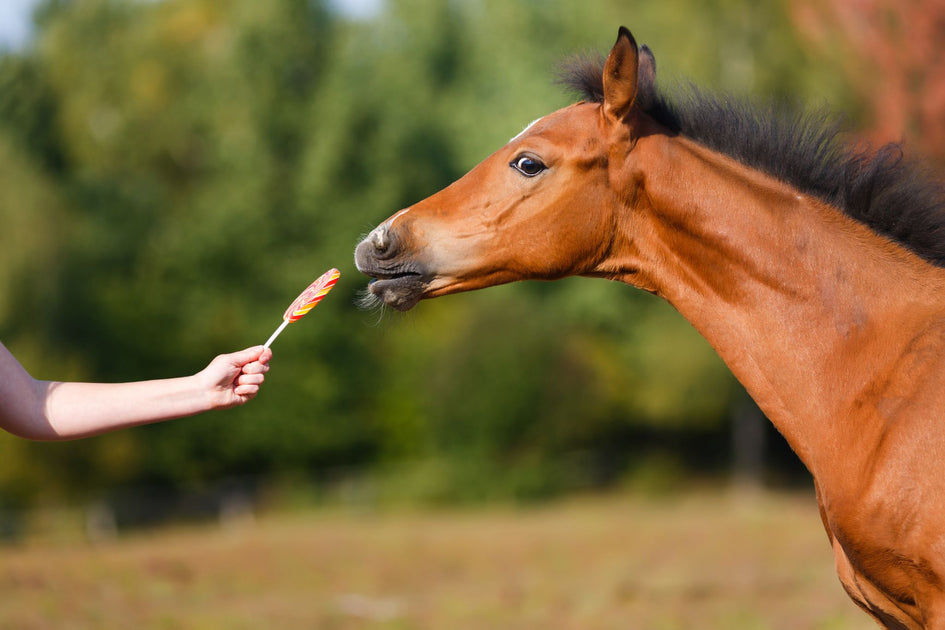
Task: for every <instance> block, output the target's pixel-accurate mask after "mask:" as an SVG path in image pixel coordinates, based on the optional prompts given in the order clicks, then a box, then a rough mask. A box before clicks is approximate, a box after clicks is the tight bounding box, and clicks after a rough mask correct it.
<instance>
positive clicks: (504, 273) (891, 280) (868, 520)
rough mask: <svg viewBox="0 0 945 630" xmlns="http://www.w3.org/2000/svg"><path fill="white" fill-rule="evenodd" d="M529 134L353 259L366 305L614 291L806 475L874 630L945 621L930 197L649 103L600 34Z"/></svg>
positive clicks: (832, 154)
mask: <svg viewBox="0 0 945 630" xmlns="http://www.w3.org/2000/svg"><path fill="white" fill-rule="evenodd" d="M570 83H571V84H572V86H573V87H577V88H580V89H581V90H582V91H583V93H584V95H585V100H584V101H582V102H579V103H577V104H574V105H571V106H570V107H566V108H564V109H561V110H559V111H556V112H554V113H551V114H549V115H547V116H545V117H544V118H541V119H539V120H538V121H536V122H534V123H532V124H531V125H530V126H529V127H528V128H527V129H526V130H525V131H523V132H522V133H521V134H519V135H518V136H516V137H515V138H513V139H512V140H511V141H510V142H509V143H508V144H507V145H505V146H504V147H502V148H501V149H499V150H498V151H497V152H496V153H494V154H493V155H492V156H491V157H489V158H487V159H486V160H485V161H484V162H482V163H481V164H479V165H478V166H476V167H475V168H474V169H473V170H472V171H470V172H469V173H468V174H467V175H465V176H464V177H463V178H461V179H460V180H458V181H456V182H455V183H453V184H452V185H450V186H449V187H448V188H446V189H444V190H443V191H441V192H439V193H437V194H435V195H433V196H432V197H429V198H428V199H425V200H423V201H421V202H420V203H418V204H416V205H414V206H411V207H409V208H407V209H405V210H401V211H400V212H398V213H396V214H395V215H393V216H392V217H391V218H389V219H388V220H387V221H385V222H384V223H382V224H381V225H380V226H379V227H377V228H376V229H375V230H374V231H373V232H371V233H370V234H369V235H368V236H367V238H366V239H365V240H364V241H363V242H362V243H360V244H359V245H358V248H357V250H356V253H355V258H356V262H357V265H358V268H359V269H360V270H361V271H362V272H363V273H365V274H366V275H368V276H371V277H373V278H375V280H374V281H373V282H372V283H371V285H370V291H371V293H373V294H374V295H375V296H377V297H378V298H379V299H380V300H382V301H383V302H385V303H386V304H388V305H390V306H393V307H394V308H397V309H400V310H406V309H409V308H411V307H413V306H414V305H415V304H416V303H417V302H418V301H419V300H420V299H423V298H431V297H437V296H441V295H446V294H448V293H455V292H458V291H468V290H471V289H481V288H483V287H488V286H492V285H495V284H499V283H504V282H511V281H514V280H523V279H544V280H551V279H556V278H561V277H563V276H568V275H581V276H589V277H596V278H609V279H612V280H620V281H622V282H625V283H627V284H629V285H632V286H635V287H638V288H641V289H644V290H646V291H650V292H653V293H655V294H657V295H660V296H661V297H663V298H665V299H666V300H668V301H669V302H670V303H672V304H673V306H675V307H676V309H677V310H679V311H680V312H681V313H682V314H683V315H684V316H685V317H686V318H687V319H688V320H689V321H690V322H692V324H693V325H694V326H695V327H696V328H697V329H698V330H699V331H700V332H701V333H702V334H703V335H704V336H705V337H706V339H708V340H709V342H710V343H711V344H712V345H713V347H714V348H715V349H716V350H717V352H718V353H719V355H721V357H722V358H723V359H724V360H725V362H726V363H727V364H728V366H729V367H730V368H731V370H732V372H733V373H734V374H735V375H736V376H737V377H738V379H739V380H740V381H741V382H742V383H743V384H744V385H745V387H746V388H747V389H748V391H749V392H750V393H751V395H752V396H753V397H754V399H755V400H756V401H757V402H758V404H759V405H760V406H761V408H762V409H763V411H764V412H765V414H766V415H767V416H768V418H770V419H771V421H772V422H773V423H774V424H775V425H776V426H777V428H778V429H779V430H780V431H781V432H782V433H783V434H784V436H785V437H786V438H787V440H788V442H790V444H791V446H792V447H793V448H794V450H795V451H796V452H797V454H798V455H799V456H800V458H801V460H803V462H804V464H805V465H806V466H807V468H808V469H809V470H810V471H811V473H812V474H813V477H814V482H815V486H816V490H817V497H818V501H819V504H820V511H821V517H822V519H823V522H824V525H825V526H826V528H827V533H828V535H829V537H830V541H831V543H832V545H833V550H834V555H835V560H836V566H837V571H838V573H839V575H840V580H841V582H842V583H843V586H844V587H845V589H846V590H847V592H848V593H849V594H850V596H851V597H852V598H853V599H854V600H855V601H856V602H857V603H858V604H859V605H860V606H861V607H862V608H863V609H865V610H866V611H867V612H868V613H869V614H870V615H872V616H873V617H874V618H875V619H876V620H878V621H879V623H880V624H882V625H883V626H885V627H887V628H945V583H943V580H945V269H943V268H942V267H943V266H945V194H943V188H942V186H941V185H939V184H936V183H934V182H932V181H931V180H930V179H927V178H923V177H920V174H919V173H918V172H917V171H916V170H915V169H913V168H912V167H911V166H909V165H908V164H907V163H906V162H905V161H904V160H902V156H901V155H900V153H899V151H898V148H896V147H885V148H883V149H881V150H879V151H871V150H869V149H866V148H859V149H858V148H855V147H850V146H847V145H845V144H844V143H843V142H842V141H841V140H840V137H839V136H838V132H837V130H836V126H835V125H833V124H832V123H831V121H830V119H829V118H827V117H825V116H824V115H820V114H817V115H794V114H792V113H791V112H790V111H789V110H787V109H785V108H781V107H775V106H772V107H770V108H767V109H763V108H761V109H759V108H753V107H749V106H746V105H743V104H739V103H737V102H735V101H733V100H732V99H730V98H727V97H713V96H709V95H706V94H704V93H701V92H699V91H698V90H696V89H695V88H691V89H689V90H684V93H683V94H681V95H677V96H676V97H673V98H672V99H670V98H669V97H667V96H665V94H663V93H661V92H660V91H659V90H657V88H656V85H655V63H654V60H653V56H652V54H651V53H650V52H649V50H648V49H647V48H646V47H642V48H638V47H637V44H636V43H635V41H634V39H633V37H632V36H631V35H630V32H629V31H627V30H626V29H624V28H621V29H620V32H619V35H618V38H617V42H616V44H615V45H614V47H613V49H612V50H611V52H610V54H609V56H608V57H607V58H606V60H605V61H604V62H603V64H601V63H600V62H597V63H590V62H586V61H585V62H582V63H580V64H578V65H575V67H573V68H572V69H571V77H570Z"/></svg>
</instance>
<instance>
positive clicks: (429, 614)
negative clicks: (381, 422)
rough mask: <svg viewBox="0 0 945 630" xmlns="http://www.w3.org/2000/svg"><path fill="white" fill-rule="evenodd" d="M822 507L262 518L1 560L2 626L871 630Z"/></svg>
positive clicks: (726, 498)
mask: <svg viewBox="0 0 945 630" xmlns="http://www.w3.org/2000/svg"><path fill="white" fill-rule="evenodd" d="M874 627H875V626H874V625H873V623H872V622H871V621H870V620H869V619H868V618H867V617H866V616H865V615H864V614H863V613H861V612H860V611H859V610H858V609H857V608H856V606H854V604H853V603H852V602H851V601H849V600H848V599H847V597H846V595H845V594H844V593H843V590H842V589H841V587H840V584H839V582H838V581H837V578H836V576H835V575H834V572H833V562H832V554H831V552H830V548H829V546H828V544H827V538H826V535H825V534H824V532H823V530H822V528H821V525H820V519H819V517H818V512H817V507H816V505H815V503H814V500H813V498H812V497H810V496H806V495H775V494H771V495H761V496H753V497H751V498H746V497H741V498H737V497H735V496H733V495H731V494H729V493H723V492H720V491H700V492H688V493H685V494H683V495H679V496H674V497H668V498H661V499H653V498H640V497H633V496H626V495H616V496H609V497H603V498H601V497H596V498H584V499H578V500H569V501H566V502H562V503H556V504H551V505H545V506H541V507H535V508H527V509H522V508H516V509H513V508H491V509H485V510H476V511H428V512H410V513H404V512H399V513H380V514H378V513H371V512H360V513H352V512H345V513H342V512H339V511H318V512H304V513H290V514H285V513H282V514H264V515H261V516H259V517H257V518H256V519H255V520H252V521H244V522H242V523H241V524H239V525H237V526H234V527H229V528H222V527H219V526H212V525H204V526H199V527H178V528H171V529H164V530H160V531H155V532H148V533H137V534H132V535H123V536H120V537H118V538H117V539H115V540H113V541H110V542H107V543H105V544H97V545H92V544H90V543H88V542H85V541H73V542H68V541H61V540H60V541H55V540H53V541H48V540H47V541H32V542H27V543H25V544H21V545H18V546H9V547H0V629H3V630H6V629H15V630H47V629H48V630H52V629H55V630H73V629H75V630H78V629H90V630H91V629H96V630H101V629H107V628H136V629H151V628H154V629H177V628H180V629H184V628H186V629H188V630H191V629H197V630H216V629H219V630H237V629H250V628H252V629H253V630H257V629H259V628H274V629H276V630H294V629H300V630H301V629H306V630H310V629H326V630H334V629H337V630H341V629H355V628H391V629H404V630H407V629H476V630H479V629H489V630H502V629H509V630H511V629H515V630H523V629H524V630H528V629H536V630H537V629H543V630H545V629H558V628H560V629H574V630H578V629H580V630H595V629H615V630H616V629H621V630H623V629H627V628H642V629H656V630H669V629H675V628H686V629H689V628H697V629H714V628H718V629H725V630H732V629H777V630H803V629H808V628H810V629H818V630H848V629H862V630H867V629H872V628H874Z"/></svg>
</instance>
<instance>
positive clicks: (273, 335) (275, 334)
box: [263, 319, 289, 348]
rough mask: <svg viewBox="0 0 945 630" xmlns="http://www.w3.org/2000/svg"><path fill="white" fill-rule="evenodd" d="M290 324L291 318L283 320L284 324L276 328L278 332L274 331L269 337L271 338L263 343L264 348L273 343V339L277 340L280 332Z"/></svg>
mask: <svg viewBox="0 0 945 630" xmlns="http://www.w3.org/2000/svg"><path fill="white" fill-rule="evenodd" d="M288 325H289V320H287V319H286V320H283V321H282V325H281V326H279V327H278V328H276V332H274V333H272V336H271V337H269V340H268V341H267V342H266V343H264V344H263V348H268V347H269V345H270V344H272V342H273V341H275V339H276V337H278V336H279V333H281V332H282V331H283V330H285V327H286V326H288Z"/></svg>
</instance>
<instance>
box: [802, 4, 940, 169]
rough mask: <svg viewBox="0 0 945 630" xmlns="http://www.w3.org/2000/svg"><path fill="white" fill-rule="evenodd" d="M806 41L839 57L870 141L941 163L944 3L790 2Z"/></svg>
mask: <svg viewBox="0 0 945 630" xmlns="http://www.w3.org/2000/svg"><path fill="white" fill-rule="evenodd" d="M791 14H792V18H793V21H794V23H795V25H796V27H797V29H798V30H799V31H800V32H801V34H802V35H803V36H805V37H806V38H808V40H809V41H810V42H811V43H812V44H813V45H815V46H817V47H819V48H820V49H821V50H823V51H824V52H829V51H833V52H837V51H838V49H837V47H838V46H839V52H841V54H842V55H843V62H842V63H843V65H844V66H845V67H844V71H845V72H846V73H847V75H848V77H849V79H850V81H851V84H852V85H853V86H854V87H855V89H856V90H857V91H858V92H859V94H860V96H861V98H862V100H863V102H864V103H865V104H866V105H867V108H868V113H869V121H868V125H869V128H868V129H867V130H866V135H867V136H868V137H869V138H870V139H871V140H873V141H875V142H889V141H905V143H906V145H907V149H908V150H909V151H910V152H919V153H922V154H924V155H926V156H927V157H929V158H932V159H934V160H936V161H938V162H939V163H942V164H945V0H819V1H818V0H792V2H791Z"/></svg>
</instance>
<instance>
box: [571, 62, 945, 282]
mask: <svg viewBox="0 0 945 630" xmlns="http://www.w3.org/2000/svg"><path fill="white" fill-rule="evenodd" d="M641 51H645V52H646V54H650V53H649V51H648V50H646V47H642V48H641ZM603 66H604V59H603V58H602V57H588V56H585V57H578V58H575V59H572V60H570V61H569V62H567V63H566V64H565V65H563V66H562V70H561V74H560V83H562V84H564V85H565V86H567V87H569V88H570V89H571V90H573V91H576V92H577V93H579V94H580V95H581V96H582V97H583V99H584V100H586V101H590V102H594V103H601V102H603V94H604V90H603V78H602V77H603ZM643 76H644V75H643V73H641V77H643ZM645 78H646V80H644V81H641V83H640V85H639V86H638V95H637V103H638V104H639V105H640V107H641V108H642V109H643V110H644V111H645V112H646V113H647V114H648V115H649V116H651V117H652V118H654V119H655V120H656V121H657V122H659V123H660V124H662V125H663V126H665V127H667V128H668V129H669V130H670V131H671V132H673V133H679V134H682V135H684V136H686V137H688V138H691V139H692V140H694V141H696V142H699V143H700V144H703V145H705V146H706V147H708V148H710V149H713V150H715V151H718V152H720V153H724V154H726V155H728V156H730V157H732V158H734V159H736V160H738V161H739V162H741V163H743V164H745V165H746V166H749V167H751V168H755V169H758V170H761V171H764V172H765V173H768V174H769V175H772V176H774V177H776V178H778V179H779V180H781V181H783V182H786V183H788V184H790V185H791V186H794V187H795V188H797V189H798V190H799V191H801V192H804V193H806V194H810V195H813V196H815V197H817V198H819V199H822V200H823V201H825V202H827V203H829V204H831V205H832V206H834V207H836V208H838V209H839V210H841V211H842V212H844V213H845V214H847V215H848V216H850V217H851V218H853V219H855V220H857V221H859V222H861V223H864V224H865V225H867V226H868V227H870V228H871V229H872V230H873V231H875V232H877V233H879V234H881V235H883V236H885V237H887V238H889V239H891V240H893V241H895V242H897V243H899V244H900V245H902V246H903V247H905V248H907V249H909V250H911V251H913V252H914V253H916V254H918V255H919V256H921V257H922V258H924V259H925V260H927V261H929V262H930V263H932V264H934V265H937V266H940V267H945V184H943V183H942V182H940V181H936V179H934V178H933V177H932V176H931V173H929V171H928V170H927V169H924V168H922V167H921V166H919V165H918V164H916V163H914V162H911V161H909V160H906V159H905V158H904V157H903V152H902V147H901V145H899V144H897V143H890V144H887V145H885V146H882V147H880V148H878V149H874V148H873V147H871V146H868V145H862V144H860V145H857V144H854V143H851V142H850V141H849V140H846V139H845V138H844V137H843V136H844V133H843V132H844V129H843V125H842V124H841V121H842V119H841V118H840V117H839V116H837V115H836V114H834V113H831V112H830V111H828V110H827V109H825V108H821V109H818V110H813V111H804V110H802V109H800V108H797V107H795V106H793V105H792V104H789V103H784V102H770V103H768V104H765V105H755V104H752V103H750V102H748V101H747V100H744V99H740V98H736V97H733V96H731V95H726V94H718V93H712V92H709V91H705V90H702V89H700V88H698V87H696V86H695V85H693V84H692V83H686V84H684V85H681V86H680V87H679V88H678V89H677V90H675V91H674V93H672V94H670V95H667V94H666V93H664V92H662V91H660V90H659V89H658V88H657V86H656V82H655V79H654V78H653V77H650V76H646V77H645Z"/></svg>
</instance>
